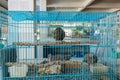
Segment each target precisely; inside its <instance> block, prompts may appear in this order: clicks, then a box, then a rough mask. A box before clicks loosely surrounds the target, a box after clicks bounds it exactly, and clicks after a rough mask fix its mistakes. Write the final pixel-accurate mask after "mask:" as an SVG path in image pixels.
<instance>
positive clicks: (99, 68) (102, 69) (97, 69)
mask: <svg viewBox="0 0 120 80" xmlns="http://www.w3.org/2000/svg"><path fill="white" fill-rule="evenodd" d="M108 71H109V67H108V66H105V65H103V64H101V63H96V64H94V65H90V72H91V73H93V74H104V73H106V72H108Z"/></svg>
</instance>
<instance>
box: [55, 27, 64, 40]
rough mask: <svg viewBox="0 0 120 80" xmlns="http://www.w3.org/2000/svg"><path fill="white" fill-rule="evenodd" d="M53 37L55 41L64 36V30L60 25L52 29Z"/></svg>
mask: <svg viewBox="0 0 120 80" xmlns="http://www.w3.org/2000/svg"><path fill="white" fill-rule="evenodd" d="M54 38H55V39H56V41H62V40H63V39H64V38H65V32H64V30H63V29H62V28H60V27H57V28H56V29H55V31H54Z"/></svg>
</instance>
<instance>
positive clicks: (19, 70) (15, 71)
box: [8, 64, 28, 77]
mask: <svg viewBox="0 0 120 80" xmlns="http://www.w3.org/2000/svg"><path fill="white" fill-rule="evenodd" d="M8 72H9V73H10V77H25V76H26V75H27V72H28V66H27V65H26V64H15V65H13V66H11V67H9V68H8Z"/></svg>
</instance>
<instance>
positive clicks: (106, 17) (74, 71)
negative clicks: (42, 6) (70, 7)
mask: <svg viewBox="0 0 120 80" xmlns="http://www.w3.org/2000/svg"><path fill="white" fill-rule="evenodd" d="M58 28H59V29H58ZM0 29H1V34H0V35H1V42H2V43H3V44H4V45H5V46H4V48H2V49H0V57H1V58H0V65H1V71H2V75H1V76H2V77H1V79H0V80H56V79H58V80H117V76H116V74H117V72H116V60H117V53H116V46H117V44H116V42H117V13H112V12H55V11H53V12H51V11H0ZM57 29H58V30H57ZM57 37H59V40H58V38H57ZM61 37H63V39H60V38H61Z"/></svg>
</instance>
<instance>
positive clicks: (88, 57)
mask: <svg viewBox="0 0 120 80" xmlns="http://www.w3.org/2000/svg"><path fill="white" fill-rule="evenodd" d="M97 61H98V58H97V56H96V55H93V54H86V55H85V56H84V62H86V63H88V64H89V65H90V64H94V63H97Z"/></svg>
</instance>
